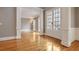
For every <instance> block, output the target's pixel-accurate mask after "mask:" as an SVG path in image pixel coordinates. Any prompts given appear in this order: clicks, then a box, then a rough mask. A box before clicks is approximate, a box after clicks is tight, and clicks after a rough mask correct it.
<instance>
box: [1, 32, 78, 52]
mask: <svg viewBox="0 0 79 59" xmlns="http://www.w3.org/2000/svg"><path fill="white" fill-rule="evenodd" d="M0 51H79V41H74V42H73V43H72V45H71V46H70V47H69V48H68V47H65V46H63V45H61V41H60V40H59V39H55V38H52V37H49V36H40V35H39V33H36V32H33V33H32V32H29V33H26V32H22V38H21V39H17V40H16V39H13V40H7V41H0Z"/></svg>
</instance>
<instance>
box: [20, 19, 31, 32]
mask: <svg viewBox="0 0 79 59" xmlns="http://www.w3.org/2000/svg"><path fill="white" fill-rule="evenodd" d="M21 30H26V31H31V19H27V18H21Z"/></svg>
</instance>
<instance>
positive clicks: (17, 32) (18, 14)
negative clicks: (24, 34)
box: [16, 7, 21, 39]
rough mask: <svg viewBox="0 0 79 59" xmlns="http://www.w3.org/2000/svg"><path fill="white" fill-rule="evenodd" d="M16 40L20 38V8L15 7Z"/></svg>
mask: <svg viewBox="0 0 79 59" xmlns="http://www.w3.org/2000/svg"><path fill="white" fill-rule="evenodd" d="M16 38H17V39H20V38H21V7H16Z"/></svg>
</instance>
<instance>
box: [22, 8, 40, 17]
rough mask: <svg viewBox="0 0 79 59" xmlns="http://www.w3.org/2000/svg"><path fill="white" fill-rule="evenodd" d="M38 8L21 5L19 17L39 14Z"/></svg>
mask: <svg viewBox="0 0 79 59" xmlns="http://www.w3.org/2000/svg"><path fill="white" fill-rule="evenodd" d="M40 9H41V8H38V7H22V9H21V17H22V18H31V17H36V16H39V15H40Z"/></svg>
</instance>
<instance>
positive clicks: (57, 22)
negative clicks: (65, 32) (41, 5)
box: [53, 8, 61, 30]
mask: <svg viewBox="0 0 79 59" xmlns="http://www.w3.org/2000/svg"><path fill="white" fill-rule="evenodd" d="M60 14H61V12H60V8H56V9H54V10H53V19H54V20H53V28H54V29H55V30H60V25H61V23H60V22H61V15H60Z"/></svg>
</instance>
